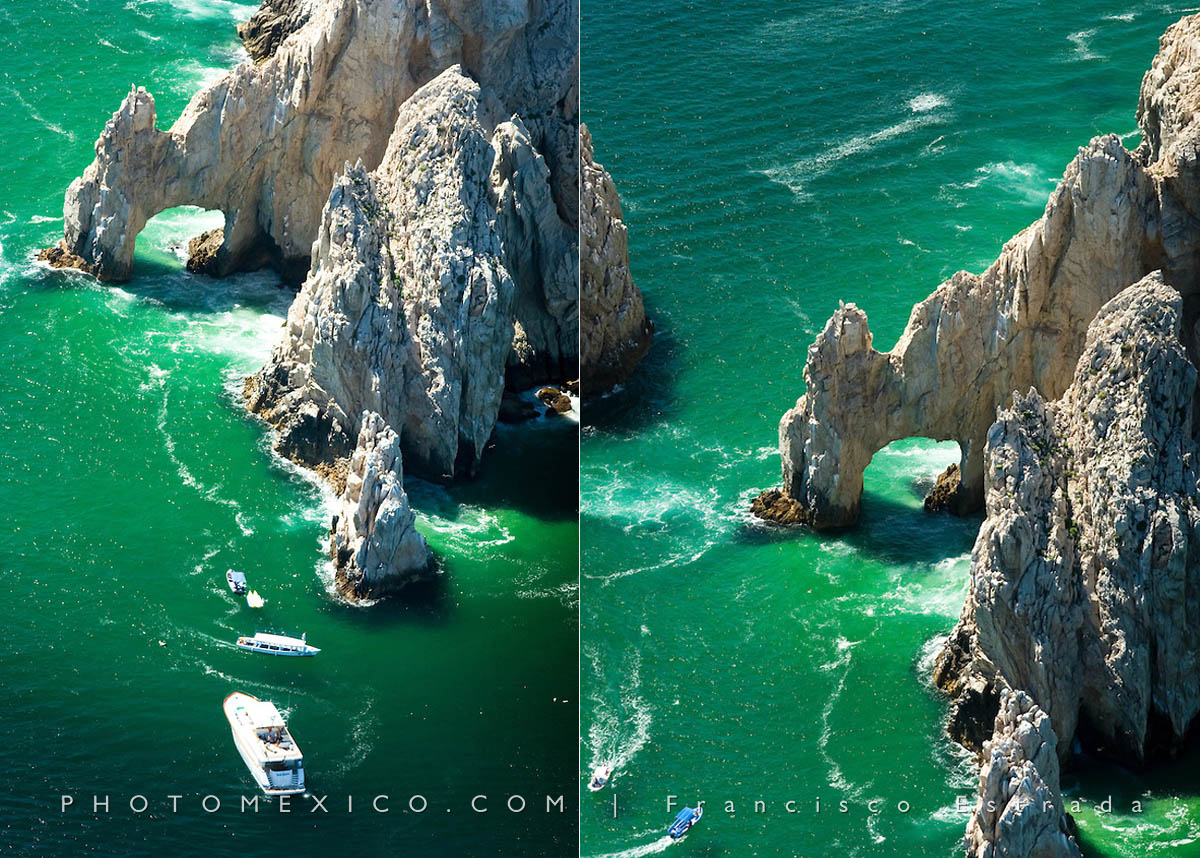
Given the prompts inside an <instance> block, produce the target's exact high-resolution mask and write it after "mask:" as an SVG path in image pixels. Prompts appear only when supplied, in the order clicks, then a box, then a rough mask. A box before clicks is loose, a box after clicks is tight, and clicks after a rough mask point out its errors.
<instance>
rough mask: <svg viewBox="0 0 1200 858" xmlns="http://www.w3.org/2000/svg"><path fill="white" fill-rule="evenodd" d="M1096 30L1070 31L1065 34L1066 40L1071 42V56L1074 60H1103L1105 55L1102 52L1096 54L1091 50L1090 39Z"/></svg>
mask: <svg viewBox="0 0 1200 858" xmlns="http://www.w3.org/2000/svg"><path fill="white" fill-rule="evenodd" d="M1095 35H1096V31H1095V30H1094V29H1092V30H1080V31H1079V32H1076V33H1071V34H1070V35H1069V36H1067V41H1069V42H1070V43H1071V46H1072V49H1071V58H1072V59H1075V60H1103V59H1107V57H1105V56H1103V55H1102V54H1097V53H1094V52H1093V51H1092V39H1093V38H1094V37H1095Z"/></svg>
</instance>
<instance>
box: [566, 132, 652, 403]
mask: <svg viewBox="0 0 1200 858" xmlns="http://www.w3.org/2000/svg"><path fill="white" fill-rule="evenodd" d="M579 140H580V149H579V152H580V165H581V166H580V169H581V171H582V176H581V181H580V196H579V233H580V249H579V255H580V270H579V289H580V296H579V299H580V314H579V325H580V328H579V337H580V342H581V343H582V345H581V347H580V374H581V385H582V389H583V392H584V395H585V396H590V395H595V394H599V393H604V392H606V391H608V390H610V389H612V388H613V387H614V386H615V385H617V384H620V383H621V382H622V381H624V380H625V379H626V378H628V377H629V374H630V373H632V372H633V370H634V368H635V367H636V366H637V364H638V362H639V361H640V360H641V359H642V358H643V357H644V356H645V354H646V352H647V351H649V349H650V343H651V341H652V339H653V334H654V326H653V325H652V324H651V323H650V320H649V319H647V318H646V311H645V308H644V307H643V305H642V294H641V292H639V291H638V288H637V286H635V285H634V284H633V278H632V276H631V275H630V273H629V245H628V238H627V236H626V230H625V223H624V220H623V215H622V212H621V201H620V199H619V198H618V197H617V188H616V185H614V184H613V180H612V177H611V176H610V175H609V174H608V173H607V172H606V171H605V169H604V167H602V166H601V165H599V164H597V163H596V162H595V160H594V159H593V156H592V137H591V134H589V133H588V130H587V126H580V129H579Z"/></svg>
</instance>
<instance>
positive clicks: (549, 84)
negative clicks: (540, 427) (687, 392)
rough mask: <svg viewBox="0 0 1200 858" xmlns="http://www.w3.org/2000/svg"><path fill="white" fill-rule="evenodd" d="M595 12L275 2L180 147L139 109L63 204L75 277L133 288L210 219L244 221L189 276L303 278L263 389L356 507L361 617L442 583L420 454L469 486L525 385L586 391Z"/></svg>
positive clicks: (176, 135) (194, 109)
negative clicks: (583, 128) (155, 232)
mask: <svg viewBox="0 0 1200 858" xmlns="http://www.w3.org/2000/svg"><path fill="white" fill-rule="evenodd" d="M577 12H578V7H577V2H576V0H502V2H499V3H487V4H482V5H481V4H478V3H472V2H463V1H462V0H267V2H265V3H264V4H263V6H262V7H261V8H260V9H259V10H258V11H257V12H256V13H255V14H254V16H252V18H251V19H250V20H249V21H247V22H245V24H243V25H242V26H241V27H240V28H239V33H240V35H241V36H242V38H243V40H244V42H245V44H246V47H247V50H248V51H249V53H250V54H251V57H252V60H253V62H246V63H242V64H241V65H239V66H238V67H237V68H235V69H233V70H232V71H230V72H229V73H228V74H227V75H226V76H225V77H224V78H222V79H221V80H219V81H217V82H216V83H214V84H213V85H212V86H210V87H208V88H207V89H205V90H203V91H202V92H200V93H198V94H197V95H196V96H195V97H194V98H193V99H192V101H191V103H190V104H189V105H188V107H187V109H186V110H185V111H184V113H183V115H182V116H181V117H180V119H179V121H178V122H176V123H175V124H174V125H173V126H172V127H171V129H170V130H167V131H163V130H160V129H159V128H158V127H157V122H156V114H155V106H154V99H153V97H152V96H151V95H150V93H149V92H147V91H146V90H145V89H143V88H134V89H133V90H132V91H131V92H130V94H129V95H128V97H127V98H126V99H125V101H124V102H123V103H122V105H121V107H120V109H119V110H118V111H117V112H116V113H115V114H114V115H113V118H112V119H111V120H110V121H109V123H108V124H107V126H106V127H105V129H104V132H103V133H102V134H101V136H100V139H99V140H98V142H97V144H96V158H95V160H94V162H93V163H92V164H91V165H90V166H89V167H88V168H87V170H86V171H85V173H84V175H83V176H82V177H80V178H79V179H77V180H76V181H75V182H73V183H72V184H71V186H70V188H69V189H68V191H67V194H66V200H65V204H64V214H65V224H64V236H63V240H62V241H61V242H60V243H59V244H58V245H57V246H56V247H54V248H50V249H48V250H47V251H45V252H44V254H43V256H44V258H46V259H47V260H48V261H50V262H51V263H52V264H54V265H56V266H71V267H77V268H81V269H83V270H85V271H88V272H90V273H93V274H95V275H96V276H98V277H100V278H101V279H106V280H121V279H125V278H127V277H129V275H130V270H131V266H132V261H133V251H134V242H135V239H136V237H137V234H138V233H139V232H140V231H141V229H142V227H143V226H144V225H145V223H146V221H147V219H148V218H149V217H151V216H153V215H154V214H156V213H158V212H159V211H162V210H163V209H165V208H169V207H172V206H177V205H196V206H200V207H203V208H206V209H216V210H220V211H221V212H223V213H224V215H225V225H224V229H220V230H213V231H210V232H208V233H205V234H204V235H203V236H199V237H197V238H196V239H194V240H193V241H192V242H191V244H190V245H189V249H190V252H191V253H190V255H191V258H190V260H189V263H188V267H189V270H191V271H193V272H194V273H202V274H207V275H210V276H223V275H224V274H228V273H231V272H233V271H238V270H243V269H249V268H255V267H259V266H262V265H264V264H270V265H274V266H275V267H276V268H277V269H279V270H280V271H281V273H283V274H284V276H285V278H293V277H294V278H295V279H296V280H297V281H301V280H302V281H303V286H302V288H301V290H300V293H299V295H298V296H297V298H296V300H295V302H294V303H293V305H292V307H291V309H290V311H289V314H288V321H287V325H286V328H285V332H284V336H283V339H282V340H281V342H280V343H279V344H278V345H277V347H276V348H275V350H274V352H273V353H272V357H271V359H270V361H269V362H268V364H267V365H266V366H265V367H263V369H262V370H260V371H259V372H258V373H257V374H255V375H254V376H253V377H251V378H250V379H247V382H246V385H245V394H246V398H247V403H248V405H249V407H250V409H251V410H252V411H254V412H256V413H258V414H260V415H261V416H263V417H264V418H265V419H267V420H268V421H269V422H270V423H271V424H272V425H273V426H274V427H275V428H276V429H277V430H278V433H279V434H278V437H277V441H276V449H277V450H278V451H279V452H280V453H281V454H283V455H285V456H288V457H289V458H291V459H293V460H295V461H297V462H300V463H302V464H305V465H307V466H309V467H312V468H314V469H315V470H316V471H317V472H318V473H320V474H322V475H323V476H325V477H326V478H327V479H328V480H329V481H330V483H331V484H332V485H333V486H334V488H335V489H336V490H337V491H338V492H339V493H341V495H342V507H343V508H342V511H341V513H339V516H338V518H337V519H336V520H335V524H334V527H333V529H332V546H331V556H332V557H333V559H334V563H335V566H336V569H337V580H338V585H339V589H340V590H341V591H342V593H343V594H344V595H346V596H347V597H348V598H351V599H357V598H363V597H365V596H368V595H376V594H378V593H381V592H386V591H387V590H389V589H394V588H395V587H396V586H397V585H399V584H403V583H404V582H406V581H409V580H412V579H413V578H415V577H420V576H421V575H423V574H426V573H428V572H429V571H430V570H431V569H432V565H431V564H430V563H429V556H428V547H427V546H426V545H425V543H424V540H423V539H421V538H420V536H419V534H417V533H416V531H415V530H414V529H413V526H412V525H413V515H412V511H411V509H409V506H408V503H407V499H406V497H405V495H404V490H403V485H402V480H401V466H400V450H401V449H403V450H404V455H405V457H406V458H407V459H408V462H409V464H410V467H411V468H412V469H414V470H420V471H421V472H423V473H425V474H426V475H430V476H434V477H444V478H452V477H455V476H459V475H464V474H466V475H470V474H473V473H474V472H475V470H476V469H477V468H478V466H479V463H480V459H481V457H482V455H483V451H484V448H485V446H486V445H487V444H488V441H489V439H490V438H491V435H492V432H493V429H494V426H495V422H496V417H497V411H498V409H499V406H500V401H501V394H502V392H503V389H504V386H505V382H506V379H507V380H508V382H509V383H510V384H515V383H524V384H530V385H531V384H534V383H538V382H545V381H563V380H566V379H572V378H576V377H577V375H578V344H577V338H576V336H577V335H576V331H577V329H578V307H579V303H578V290H577V286H576V283H577V252H576V246H577V237H576V221H577V217H578V208H577V201H576V200H577V195H576V192H575V182H576V176H577V169H578V168H577V155H576V138H577V124H578V113H577V105H576V101H577V98H578V86H577V80H576V78H577V70H578V62H579V60H578V41H577V17H578V16H577ZM351 165H353V166H351Z"/></svg>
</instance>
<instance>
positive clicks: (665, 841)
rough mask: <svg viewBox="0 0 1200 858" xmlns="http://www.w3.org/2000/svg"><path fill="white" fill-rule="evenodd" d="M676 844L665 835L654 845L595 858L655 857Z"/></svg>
mask: <svg viewBox="0 0 1200 858" xmlns="http://www.w3.org/2000/svg"><path fill="white" fill-rule="evenodd" d="M676 842H677V841H676V840H673V839H672V838H671V837H670V836H669V835H666V834H664V835H663V836H662V837H660V838H658V839H657V840H655V841H654V842H653V843H643V844H642V845H641V846H634V847H633V848H632V849H622V850H621V851H620V852H609V853H606V854H604V855H597V856H595V858H641V856H642V855H655V854H657V853H659V852H662V851H664V850H665V849H666V848H667V847H668V846H670V845H671V844H672V843H676Z"/></svg>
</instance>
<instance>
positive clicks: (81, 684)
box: [0, 0, 578, 856]
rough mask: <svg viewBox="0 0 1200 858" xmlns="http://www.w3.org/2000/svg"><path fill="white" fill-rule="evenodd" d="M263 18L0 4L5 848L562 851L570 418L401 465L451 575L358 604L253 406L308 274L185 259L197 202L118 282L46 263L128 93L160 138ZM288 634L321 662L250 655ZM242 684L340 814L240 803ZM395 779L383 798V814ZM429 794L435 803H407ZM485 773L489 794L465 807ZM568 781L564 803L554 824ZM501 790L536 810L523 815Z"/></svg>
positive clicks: (571, 616)
mask: <svg viewBox="0 0 1200 858" xmlns="http://www.w3.org/2000/svg"><path fill="white" fill-rule="evenodd" d="M253 8H254V7H253V6H251V5H240V4H239V5H235V4H232V3H229V2H225V0H194V2H188V3H183V2H175V3H172V2H166V0H161V2H160V0H145V2H129V3H124V2H120V1H119V0H114V2H97V0H93V2H90V3H89V2H83V0H80V2H74V3H73V2H68V1H67V0H42V2H32V0H16V2H13V0H6V2H4V3H3V4H2V5H0V51H2V52H3V56H5V57H6V58H8V59H9V62H7V63H6V64H5V66H4V69H3V71H2V72H0V108H2V109H0V188H3V191H4V193H3V199H2V200H0V362H2V365H3V368H4V372H3V373H0V428H2V430H3V433H4V444H3V446H2V447H0V474H2V479H0V501H2V503H3V505H4V508H5V518H6V522H7V526H6V527H5V529H4V531H3V534H2V535H0V569H2V570H3V573H4V574H3V577H2V579H0V617H2V620H0V853H3V854H12V855H20V856H76V855H112V856H135V855H203V856H223V855H236V856H265V855H274V854H292V855H336V854H339V853H346V854H349V853H348V851H347V850H350V849H351V848H352V849H353V852H354V854H376V855H401V854H403V855H414V856H442V855H463V856H471V855H481V856H482V855H493V856H527V855H528V856H563V855H572V854H574V853H575V850H576V804H575V791H574V783H575V779H574V777H575V774H574V773H575V760H574V757H575V748H576V743H575V740H574V736H575V729H576V703H577V701H576V689H577V673H576V638H577V608H578V594H577V587H576V583H575V582H576V575H577V561H576V556H577V533H578V531H577V522H576V512H575V502H576V486H575V482H574V473H575V470H576V463H577V458H576V456H577V449H576V440H575V439H576V433H575V431H574V430H573V429H572V428H571V427H569V426H563V427H560V428H558V429H553V428H549V427H542V428H527V429H522V430H519V431H518V430H512V429H506V430H502V431H501V432H500V433H499V435H498V437H497V443H496V447H495V449H494V450H493V451H492V452H491V454H490V455H489V458H488V459H487V461H486V464H485V468H484V473H483V475H482V477H481V478H480V479H479V480H477V481H475V482H472V483H469V484H464V485H460V486H456V487H453V488H450V489H446V488H443V487H439V486H435V485H432V484H429V483H424V482H421V481H419V480H409V485H408V488H409V491H410V495H411V497H412V500H413V503H414V506H415V507H416V508H417V510H418V516H419V520H418V527H419V528H420V529H421V530H422V532H424V533H425V534H426V535H427V536H428V538H429V541H430V543H431V545H432V546H433V548H434V550H435V552H436V553H437V554H438V556H439V558H441V560H442V563H443V565H444V572H445V574H444V575H443V576H442V578H441V579H440V580H439V582H438V583H437V584H436V585H431V586H427V587H424V588H422V589H420V590H417V591H415V592H412V593H410V594H409V595H408V596H407V597H406V598H404V599H399V600H395V601H392V602H388V603H384V604H380V605H377V606H374V607H371V608H352V607H348V606H346V605H344V604H341V603H339V602H338V601H337V600H336V599H335V598H333V597H332V596H331V595H330V593H329V587H328V581H329V573H328V571H327V569H326V568H325V565H324V563H323V545H324V542H323V540H324V538H325V534H326V528H327V524H328V516H329V509H328V504H329V498H328V497H327V496H325V495H323V493H322V492H321V490H320V489H319V488H317V487H316V486H315V485H314V484H313V483H311V482H310V481H308V480H306V479H305V478H303V477H302V476H301V475H299V474H298V473H297V472H296V471H295V470H294V469H291V468H289V467H285V466H284V465H283V464H281V463H280V462H279V461H278V460H277V459H276V458H275V457H274V456H272V455H271V454H270V452H269V437H268V435H267V432H266V430H265V428H264V426H263V425H262V424H260V423H259V422H257V421H256V420H254V419H252V418H250V417H248V416H247V415H246V414H245V412H244V411H243V409H242V408H241V406H240V404H239V399H238V395H237V390H238V387H239V385H240V379H241V377H242V376H244V375H245V374H247V373H249V372H252V371H253V370H255V369H256V368H257V367H258V366H260V365H261V364H262V362H263V361H264V360H265V358H266V356H267V354H268V353H269V351H270V349H271V347H272V345H273V344H274V342H275V340H276V338H277V337H278V336H279V334H280V332H281V331H280V325H281V323H282V320H283V316H284V314H285V313H286V310H287V306H288V303H289V301H290V297H291V295H290V293H287V292H286V291H283V290H281V289H280V288H279V287H278V285H277V283H276V280H275V278H274V277H273V276H272V275H269V274H265V273H264V274H256V275H247V276H243V277H238V278H233V279H231V280H227V281H221V282H217V281H212V280H207V279H204V278H194V277H191V276H189V275H187V274H186V272H184V271H183V270H182V264H181V262H180V259H179V257H178V253H177V251H175V250H173V249H172V247H173V245H176V244H177V243H178V242H179V241H181V240H182V241H186V239H187V238H188V237H190V236H192V235H195V234H197V233H198V232H199V231H200V230H201V229H203V228H204V227H205V226H207V225H212V223H213V216H212V215H211V214H208V215H206V214H203V213H195V212H187V211H179V210H176V211H173V212H169V213H164V214H163V215H162V216H160V217H159V218H157V219H156V220H155V221H153V222H152V223H151V224H150V225H149V226H148V227H147V230H146V232H145V233H143V235H142V236H141V237H140V238H139V244H138V256H137V261H136V264H135V277H134V279H133V281H132V282H131V283H128V284H126V285H125V286H124V287H123V288H121V289H113V288H107V287H101V286H98V285H97V284H95V283H94V282H91V281H89V280H87V279H86V278H83V277H79V276H72V275H65V274H61V273H49V272H46V271H44V270H41V269H39V268H37V267H36V266H35V265H34V264H33V263H32V262H31V256H32V254H33V253H34V251H35V250H36V249H37V248H38V247H41V246H44V245H47V244H49V243H51V242H52V241H54V240H55V239H56V238H57V236H58V235H59V234H60V231H61V227H62V224H61V213H62V193H63V190H64V189H65V187H66V185H67V183H68V182H69V181H70V180H71V179H72V178H73V177H74V176H76V175H78V174H79V173H80V172H81V171H82V169H83V168H84V167H85V166H86V165H87V163H88V162H89V161H90V160H91V158H92V150H91V147H92V141H94V140H95V138H96V137H97V135H98V134H99V132H100V130H101V128H102V127H103V124H104V122H105V121H106V120H107V119H108V117H109V116H110V115H111V114H112V112H113V111H114V110H115V109H116V108H117V106H118V105H119V103H120V100H121V98H122V97H123V95H124V94H125V93H126V92H127V91H128V88H129V85H130V84H131V83H134V82H136V83H138V84H143V85H146V86H147V87H148V88H150V89H151V91H152V92H154V94H155V95H156V97H157V100H158V108H159V117H160V127H166V126H167V125H168V124H169V123H170V121H171V120H173V119H174V118H175V117H176V116H178V114H179V113H180V112H181V111H182V109H183V107H184V105H185V103H186V101H187V99H188V97H190V95H191V94H192V93H193V92H194V91H195V90H196V89H197V88H198V86H199V85H200V83H201V82H202V81H204V80H207V79H211V78H213V77H215V76H216V75H217V74H219V73H220V71H221V70H222V69H224V68H227V67H229V66H230V65H232V64H233V63H234V62H236V61H237V58H238V56H239V53H238V51H239V48H238V45H237V40H236V35H235V32H234V24H235V21H236V20H238V19H240V18H244V17H246V16H248V15H249V14H250V13H251V12H252V11H253ZM216 222H217V223H219V222H220V216H219V215H217V216H216ZM230 566H233V567H236V568H240V569H244V570H245V571H246V572H247V573H248V575H249V576H250V578H251V582H252V586H255V587H256V588H257V589H259V590H260V592H261V593H262V594H263V595H264V596H265V597H266V598H267V600H268V601H267V605H266V608H265V610H264V611H263V612H262V614H261V616H257V615H253V614H252V612H250V611H249V610H248V609H247V608H246V607H245V605H244V604H243V603H242V602H240V601H238V600H235V599H234V598H233V597H232V596H231V595H230V593H229V592H228V590H227V589H226V588H225V585H224V581H223V575H224V571H225V569H226V568H227V567H230ZM266 626H275V627H279V628H282V629H284V630H288V631H292V632H295V633H299V632H301V631H305V632H307V633H308V638H309V640H310V641H311V642H312V643H314V644H316V645H317V646H320V647H322V648H323V652H322V653H321V655H319V656H317V657H316V658H315V659H311V660H290V659H275V660H271V659H266V658H263V657H258V656H253V655H249V654H246V653H242V652H240V651H238V650H236V649H235V648H234V647H233V645H232V642H233V640H234V638H235V637H236V636H237V635H238V634H243V633H252V632H253V631H254V630H255V629H256V628H263V627H266ZM234 690H242V691H246V692H249V693H251V694H255V695H258V696H260V697H265V698H267V699H270V700H273V701H274V702H276V703H277V704H278V705H279V706H280V708H281V709H283V710H284V711H285V713H286V714H287V716H288V718H289V723H290V725H291V727H292V731H293V733H294V735H295V736H296V738H297V741H298V742H299V744H300V747H301V748H302V749H303V751H304V752H305V762H306V768H307V773H308V784H309V787H310V790H311V792H313V793H315V794H317V795H328V796H329V798H328V799H327V802H326V807H327V808H328V810H329V813H328V814H325V813H321V812H317V813H311V812H309V811H310V809H311V808H312V807H313V805H312V804H311V803H310V802H297V801H293V803H292V808H293V812H292V813H291V814H290V815H287V816H284V815H283V814H281V813H280V812H279V807H278V804H277V803H269V802H267V801H266V800H265V799H264V800H263V801H262V802H261V804H262V809H261V810H260V811H259V813H258V814H257V815H255V814H253V813H246V814H242V813H240V812H239V805H238V796H239V795H243V794H244V795H246V796H253V795H254V794H255V793H256V792H257V790H256V788H255V787H254V785H253V783H252V782H251V780H250V777H249V775H248V773H247V772H246V770H245V767H244V766H243V764H242V762H241V760H240V758H239V757H238V754H237V752H236V751H235V749H234V746H233V743H232V740H231V738H230V735H229V728H228V725H227V723H226V721H225V719H224V717H223V715H222V711H221V702H222V700H223V698H224V697H225V696H226V695H227V694H228V693H230V692H231V691H234ZM64 793H65V794H71V795H73V796H75V802H76V803H75V805H74V806H73V807H71V808H70V809H69V810H68V811H67V812H66V813H62V812H60V810H59V808H60V799H59V796H60V795H61V794H64ZM94 794H98V795H100V796H101V797H103V796H104V795H108V796H110V799H109V800H110V810H109V812H108V813H99V814H95V813H93V812H92V804H91V802H92V796H93V795H94ZM138 794H141V795H145V796H146V797H147V798H148V799H149V800H150V809H149V810H148V811H147V812H145V813H143V814H140V815H138V814H135V813H133V812H131V811H130V809H129V800H130V797H131V796H133V795H138ZM172 794H178V795H182V796H183V798H181V799H180V800H179V803H178V812H177V813H172V812H171V808H170V800H169V799H168V796H169V795H172ZM207 794H213V795H216V796H218V797H220V798H221V799H222V800H223V802H224V806H223V807H222V809H221V810H220V811H218V812H215V813H211V814H210V813H206V812H205V811H204V810H202V808H201V804H200V802H201V799H202V797H203V796H205V795H207ZM379 794H387V795H389V796H390V800H389V801H388V802H387V803H386V806H387V807H389V808H390V812H389V813H387V814H386V815H384V814H379V813H372V812H370V809H369V803H370V801H371V799H372V798H373V797H374V796H376V795H379ZM417 794H419V795H422V796H424V797H425V798H426V799H427V800H428V810H427V811H426V812H424V813H422V814H416V813H412V812H409V811H407V810H406V805H407V802H408V799H409V797H410V796H413V795H417ZM477 794H486V795H487V796H488V800H487V802H486V804H487V806H488V808H489V812H488V813H486V814H475V813H472V812H471V810H470V807H469V805H470V802H471V799H472V797H473V796H475V795H477ZM560 794H565V795H566V801H565V808H564V812H562V813H558V812H554V813H550V814H547V813H545V812H544V810H545V796H546V795H551V796H557V795H560ZM348 795H353V796H354V800H355V805H354V812H353V813H348V812H347V811H346V797H347V796H348ZM510 795H520V796H523V797H525V799H526V800H527V802H528V809H527V810H526V811H525V812H524V813H521V814H516V813H509V812H508V811H507V810H505V807H504V805H505V801H506V799H507V797H508V796H510ZM418 805H419V802H418Z"/></svg>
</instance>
